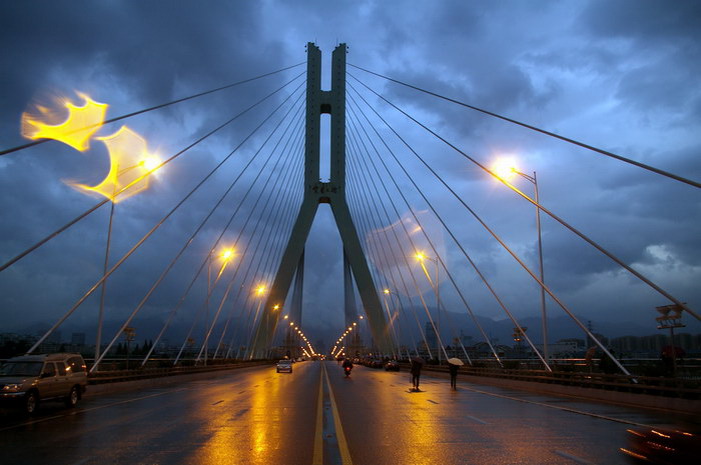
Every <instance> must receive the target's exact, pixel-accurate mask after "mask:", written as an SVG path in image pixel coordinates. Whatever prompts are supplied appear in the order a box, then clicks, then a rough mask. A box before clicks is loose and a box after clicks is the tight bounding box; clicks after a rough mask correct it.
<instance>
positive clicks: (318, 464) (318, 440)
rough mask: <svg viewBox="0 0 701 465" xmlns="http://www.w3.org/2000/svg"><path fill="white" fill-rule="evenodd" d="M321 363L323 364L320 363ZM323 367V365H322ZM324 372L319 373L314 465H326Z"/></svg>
mask: <svg viewBox="0 0 701 465" xmlns="http://www.w3.org/2000/svg"><path fill="white" fill-rule="evenodd" d="M320 363H321V362H320ZM322 367H323V365H322ZM323 376H324V370H323V369H322V370H320V371H319V400H318V402H317V403H316V434H314V458H313V459H312V465H324V437H323V435H324V421H323V418H324V412H323V410H324V402H323V399H324V377H323Z"/></svg>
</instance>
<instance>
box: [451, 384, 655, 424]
mask: <svg viewBox="0 0 701 465" xmlns="http://www.w3.org/2000/svg"><path fill="white" fill-rule="evenodd" d="M463 389H465V390H467V391H472V392H476V393H478V394H484V395H487V396H492V397H497V398H500V399H509V400H513V401H516V402H523V403H524V404H533V405H538V406H540V407H547V408H552V409H555V410H562V411H563V412H569V413H576V414H577V415H584V416H588V417H592V418H599V419H601V420H607V421H613V422H616V423H623V424H625V425H633V426H639V427H641V428H646V429H647V428H654V426H652V425H646V424H645V423H638V422H636V421H630V420H625V419H623V418H614V417H610V416H607V415H601V414H598V413H593V412H585V411H583V410H577V409H575V408H571V407H563V406H560V405H552V404H546V403H544V402H538V401H536V400H530V399H522V398H519V397H513V396H507V395H505V394H497V393H496V392H489V391H483V390H481V389H476V388H473V387H463Z"/></svg>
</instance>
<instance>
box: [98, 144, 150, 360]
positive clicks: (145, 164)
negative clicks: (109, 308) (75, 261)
mask: <svg viewBox="0 0 701 465" xmlns="http://www.w3.org/2000/svg"><path fill="white" fill-rule="evenodd" d="M113 163H114V173H115V174H114V179H113V182H112V192H111V193H105V192H104V191H103V192H101V193H102V194H103V195H105V196H106V197H107V198H109V199H110V200H111V202H110V203H111V205H110V219H109V224H108V226H107V244H106V245H105V262H104V266H103V273H102V274H103V275H106V274H107V270H108V267H109V260H110V246H111V243H112V222H113V219H114V204H115V203H116V202H117V200H116V198H117V195H118V194H120V193H121V191H122V190H123V189H122V190H118V187H119V186H118V182H119V180H120V176H123V175H124V174H125V173H128V172H130V171H132V170H134V169H137V168H141V169H142V170H146V174H145V175H144V177H147V176H149V175H150V174H152V173H153V171H154V170H156V169H157V168H158V167H159V165H160V161H159V160H158V158H156V157H155V156H152V155H147V156H145V157H144V158H143V159H141V160H139V161H138V162H137V163H136V164H134V165H131V166H128V167H126V168H123V169H121V170H120V168H119V161H117V160H114V161H113ZM108 184H109V183H108ZM127 188H128V186H127ZM87 190H94V189H89V188H88V189H87ZM106 290H107V279H104V280H103V281H102V286H101V289H100V309H99V313H98V317H97V333H96V336H95V361H96V362H97V360H99V359H100V355H102V354H101V349H102V347H101V346H102V324H103V319H104V314H105V293H106Z"/></svg>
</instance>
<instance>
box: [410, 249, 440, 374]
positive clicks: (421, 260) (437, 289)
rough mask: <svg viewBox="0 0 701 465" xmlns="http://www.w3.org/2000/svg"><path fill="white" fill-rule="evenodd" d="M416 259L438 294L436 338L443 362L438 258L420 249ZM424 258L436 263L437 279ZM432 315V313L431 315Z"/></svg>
mask: <svg viewBox="0 0 701 465" xmlns="http://www.w3.org/2000/svg"><path fill="white" fill-rule="evenodd" d="M416 259H417V260H418V261H419V263H420V264H421V269H422V270H423V271H424V274H425V275H426V279H428V282H429V284H431V286H432V287H433V292H434V293H435V294H436V310H437V311H438V319H437V321H436V327H434V329H435V331H436V338H437V339H438V344H439V345H440V350H438V364H439V365H440V364H441V352H444V351H445V347H444V346H443V340H442V339H441V297H440V293H439V286H438V270H439V268H438V259H436V258H432V257H429V256H428V255H426V254H424V253H423V252H421V251H419V252H416ZM424 260H430V261H432V262H433V264H434V265H436V278H435V281H434V280H433V279H431V275H430V274H429V273H428V270H427V269H426V265H424ZM429 316H430V315H429ZM444 355H445V358H446V359H447V358H448V354H444Z"/></svg>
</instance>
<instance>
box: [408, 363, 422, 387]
mask: <svg viewBox="0 0 701 465" xmlns="http://www.w3.org/2000/svg"><path fill="white" fill-rule="evenodd" d="M422 365H423V359H421V358H420V357H414V358H412V359H411V369H410V371H411V384H412V386H413V389H412V390H413V391H419V378H420V377H421V366H422Z"/></svg>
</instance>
